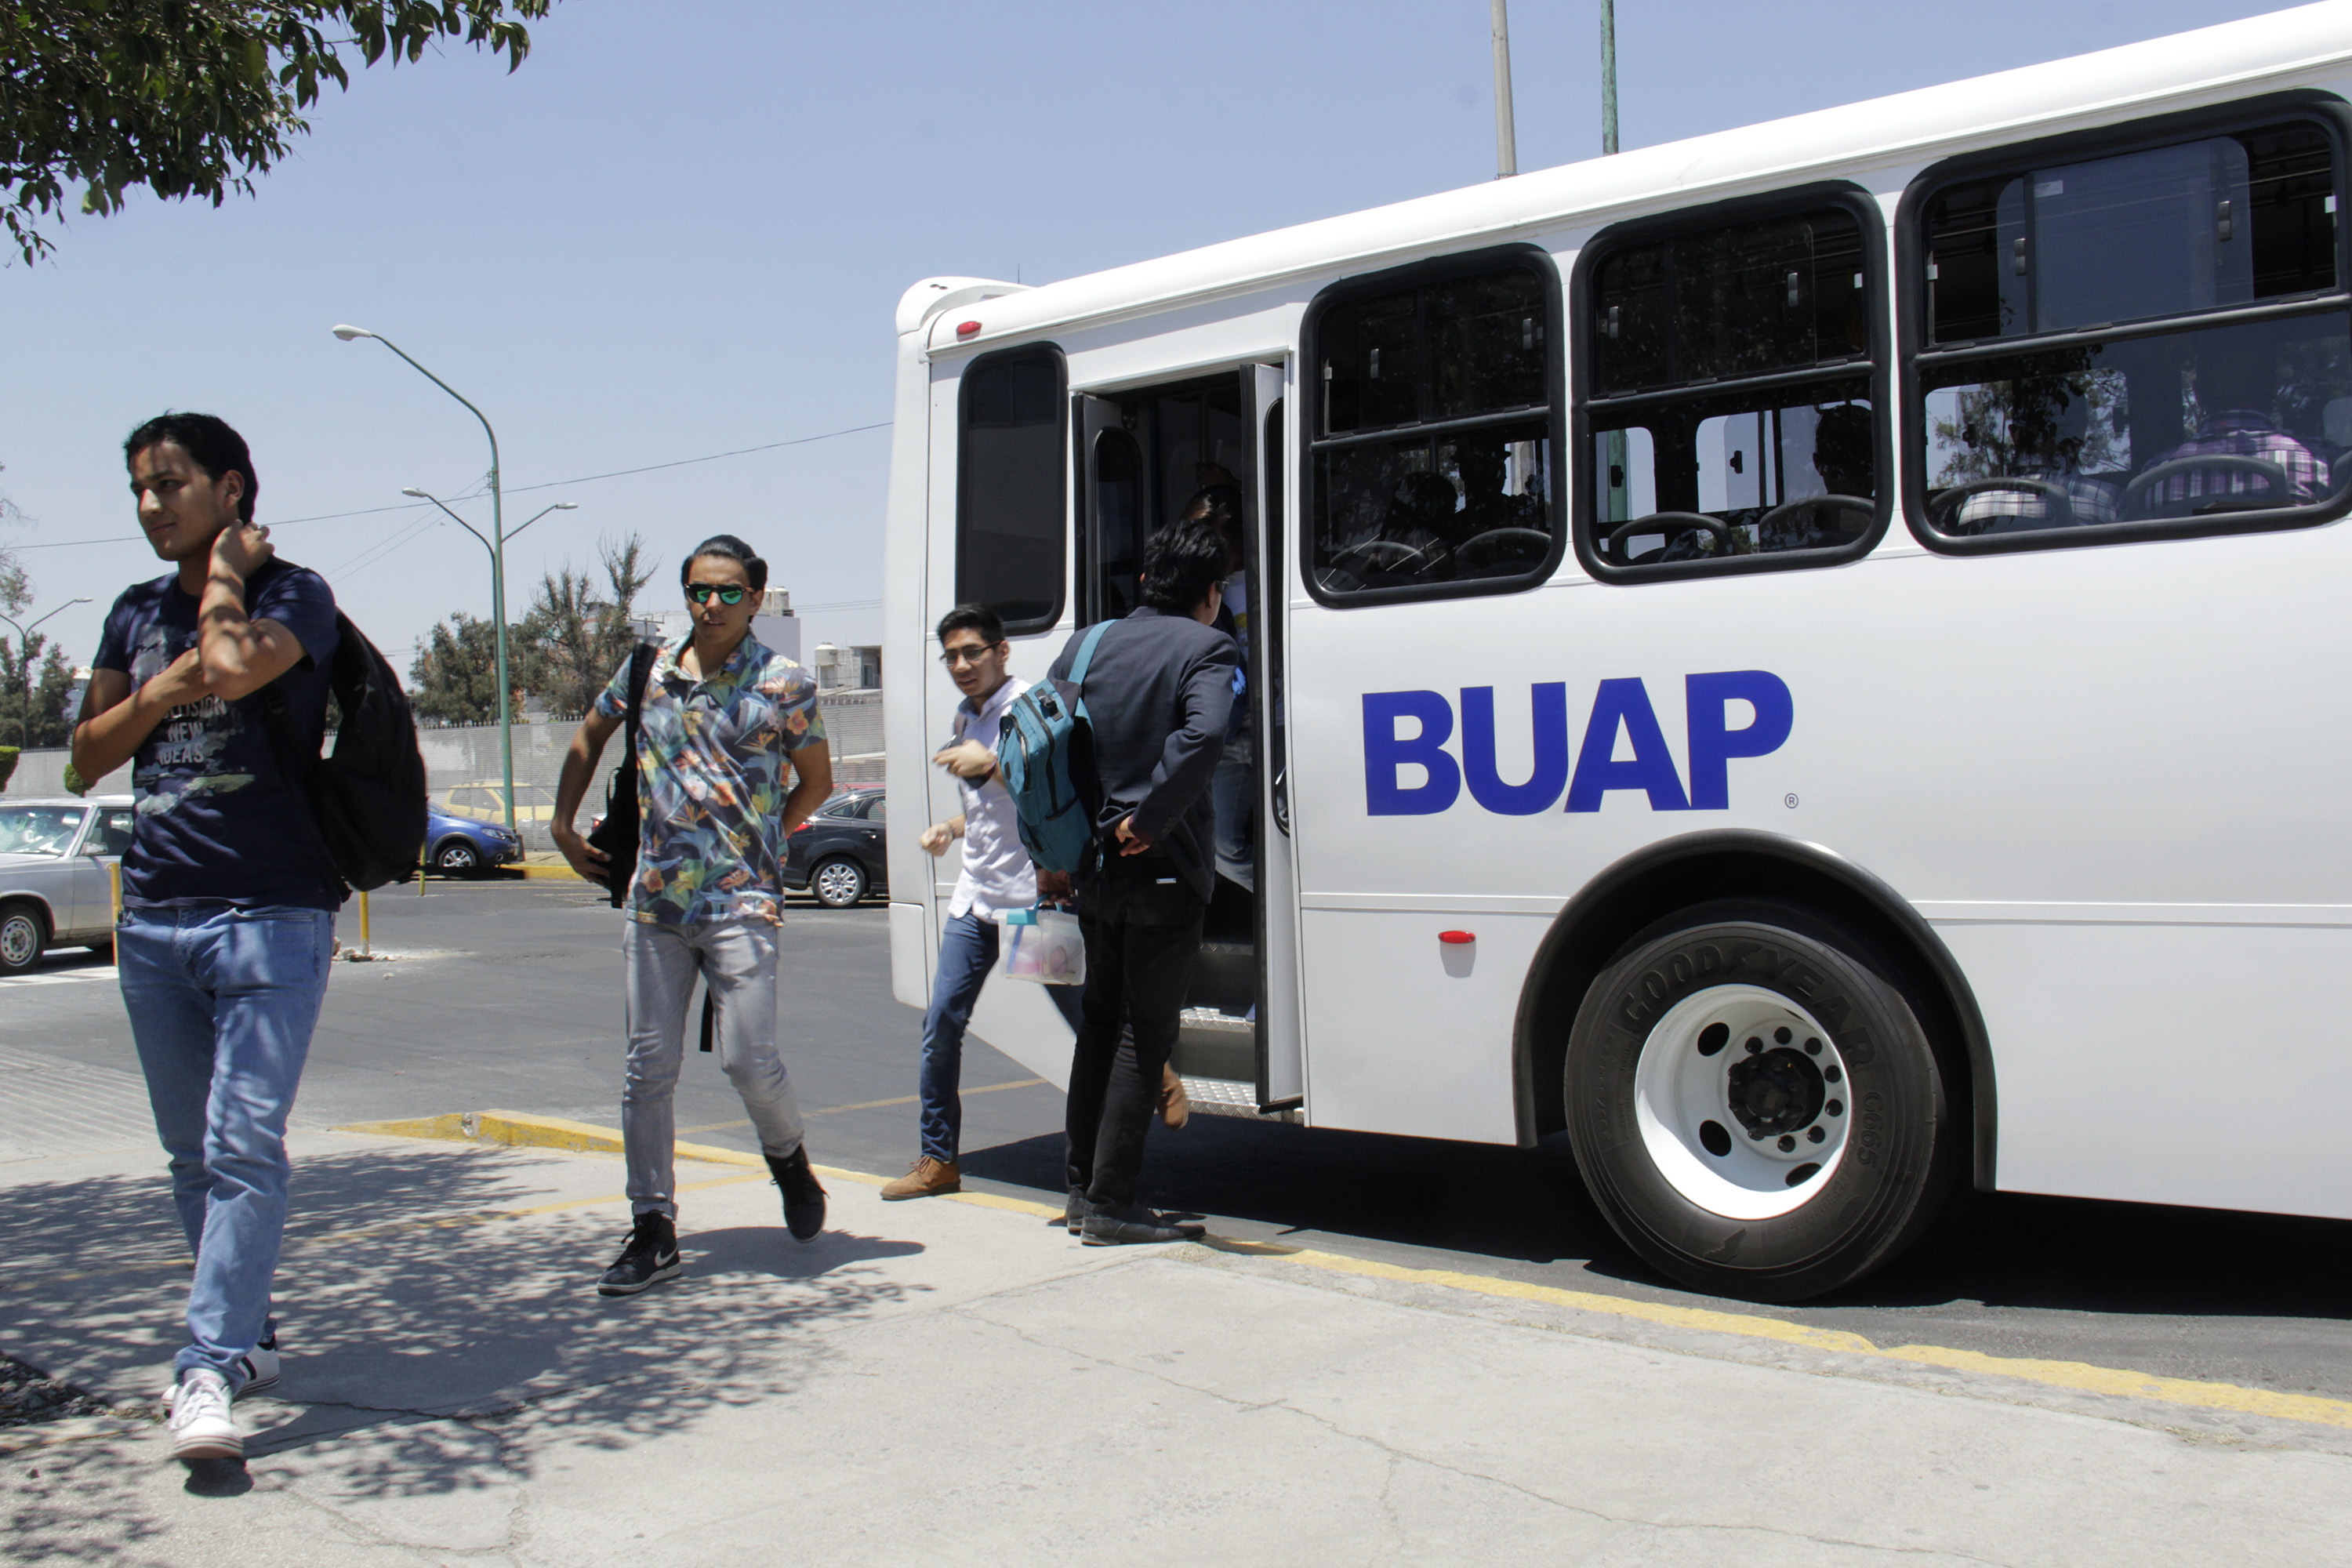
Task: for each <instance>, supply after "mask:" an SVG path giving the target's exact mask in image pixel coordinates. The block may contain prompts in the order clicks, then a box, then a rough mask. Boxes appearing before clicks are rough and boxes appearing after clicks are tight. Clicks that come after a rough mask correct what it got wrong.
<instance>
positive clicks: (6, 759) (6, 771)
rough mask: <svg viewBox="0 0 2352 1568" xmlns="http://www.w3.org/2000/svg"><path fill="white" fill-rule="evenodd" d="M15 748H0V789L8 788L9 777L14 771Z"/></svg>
mask: <svg viewBox="0 0 2352 1568" xmlns="http://www.w3.org/2000/svg"><path fill="white" fill-rule="evenodd" d="M17 754H18V753H17V751H16V747H14V746H0V789H6V788H7V787H8V780H9V777H10V776H11V775H12V774H14V773H16V757H17Z"/></svg>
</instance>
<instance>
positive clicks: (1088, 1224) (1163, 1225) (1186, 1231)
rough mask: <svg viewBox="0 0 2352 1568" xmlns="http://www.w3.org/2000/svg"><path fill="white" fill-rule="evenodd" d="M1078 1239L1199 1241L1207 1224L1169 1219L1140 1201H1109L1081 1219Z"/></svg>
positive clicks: (1119, 1243)
mask: <svg viewBox="0 0 2352 1568" xmlns="http://www.w3.org/2000/svg"><path fill="white" fill-rule="evenodd" d="M1079 1226H1080V1230H1081V1235H1080V1237H1079V1239H1080V1240H1082V1241H1084V1242H1085V1243H1086V1244H1087V1246H1088V1247H1135V1246H1141V1245H1146V1244H1149V1243H1151V1242H1155V1241H1198V1240H1200V1239H1201V1237H1203V1236H1205V1235H1206V1234H1208V1228H1209V1227H1208V1226H1203V1225H1194V1224H1192V1223H1191V1222H1190V1221H1187V1220H1175V1219H1170V1218H1169V1217H1168V1216H1167V1215H1163V1214H1156V1213H1154V1212H1153V1211H1152V1210H1150V1209H1148V1208H1145V1207H1144V1206H1143V1205H1141V1204H1138V1203H1125V1204H1108V1205H1104V1206H1103V1207H1101V1208H1090V1209H1088V1210H1087V1213H1086V1217H1085V1218H1084V1219H1082V1220H1081V1221H1079Z"/></svg>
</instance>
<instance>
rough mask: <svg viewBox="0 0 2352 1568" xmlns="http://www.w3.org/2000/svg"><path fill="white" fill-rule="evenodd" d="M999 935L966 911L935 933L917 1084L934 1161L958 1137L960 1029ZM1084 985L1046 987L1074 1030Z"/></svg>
mask: <svg viewBox="0 0 2352 1568" xmlns="http://www.w3.org/2000/svg"><path fill="white" fill-rule="evenodd" d="M998 935H999V931H998V929H997V926H996V923H995V922H994V921H987V920H982V918H981V917H980V916H979V915H977V914H974V913H970V912H967V913H964V914H961V915H958V916H956V917H955V919H953V920H951V921H948V923H947V929H946V930H945V931H941V932H940V968H939V973H938V974H937V976H935V977H934V978H933V979H932V981H931V1005H930V1006H929V1008H927V1009H925V1011H924V1013H923V1066H922V1071H921V1074H920V1076H919V1079H918V1081H917V1084H916V1091H917V1093H918V1094H919V1095H920V1096H921V1099H922V1102H923V1112H922V1125H923V1152H924V1153H926V1154H929V1156H930V1157H931V1158H932V1159H934V1160H949V1161H951V1160H953V1159H954V1158H955V1157H956V1151H957V1148H958V1146H959V1145H960V1143H961V1140H962V1137H963V1097H962V1095H961V1093H960V1092H959V1089H960V1088H961V1083H962V1079H963V1032H964V1029H965V1026H968V1025H969V1024H971V1009H972V1004H974V1003H975V1002H978V1001H979V1000H980V988H981V987H982V986H983V985H985V984H988V973H989V971H990V970H992V969H994V968H995V967H996V942H997V937H998ZM1023 984H1025V982H1024V983H1023ZM1084 989H1085V988H1084V987H1083V986H1077V985H1048V986H1046V987H1045V994H1047V995H1048V996H1050V997H1052V998H1053V1000H1054V1005H1055V1006H1056V1007H1058V1008H1060V1009H1061V1013H1062V1016H1063V1017H1064V1018H1065V1019H1066V1020H1067V1021H1068V1023H1069V1026H1070V1027H1071V1028H1072V1029H1073V1030H1075V1029H1076V1028H1077V1026H1078V1002H1079V997H1080V995H1081V994H1082V993H1083V991H1084Z"/></svg>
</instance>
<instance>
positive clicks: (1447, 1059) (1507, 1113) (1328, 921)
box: [1299, 909, 1551, 1143]
mask: <svg viewBox="0 0 2352 1568" xmlns="http://www.w3.org/2000/svg"><path fill="white" fill-rule="evenodd" d="M1550 926H1551V919H1550V917H1549V915H1536V914H1496V913H1491V912H1490V913H1484V914H1476V915H1465V914H1459V913H1454V914H1439V913H1433V912H1424V911H1420V910H1330V909H1309V910H1305V911H1304V912H1303V913H1302V914H1301V915H1300V917H1299V931H1300V938H1301V942H1300V946H1301V947H1302V949H1303V950H1304V952H1305V953H1306V955H1307V962H1306V984H1305V991H1306V994H1307V996H1309V997H1310V998H1312V999H1313V1003H1314V1013H1313V1018H1312V1022H1313V1026H1314V1039H1315V1055H1314V1058H1313V1061H1312V1063H1311V1065H1310V1069H1309V1071H1310V1081H1311V1088H1312V1091H1313V1095H1314V1107H1315V1124H1316V1125H1317V1126H1318V1127H1346V1128H1352V1129H1355V1130H1357V1131H1365V1132H1400V1133H1407V1134H1410V1135H1412V1136H1414V1137H1421V1138H1456V1139H1460V1140H1462V1141H1464V1142H1472V1143H1511V1142H1517V1140H1518V1124H1517V1117H1516V1115H1515V1112H1514V1108H1513V1107H1514V1102H1513V1099H1512V1094H1511V1024H1512V1019H1513V1017H1514V1016H1515V1014H1516V1013H1517V1007H1518V1000H1519V988H1520V983H1521V981H1522V980H1523V979H1524V978H1525V976H1526V974H1527V972H1528V963H1530V962H1532V961H1533V959H1534V957H1535V952H1536V949H1537V947H1538V945H1540V944H1541V942H1543V938H1544V933H1545V931H1548V930H1549V929H1550ZM1442 931H1463V932H1466V933H1467V934H1468V935H1469V936H1471V937H1472V938H1473V939H1474V940H1473V941H1470V942H1444V941H1442V940H1440V936H1439V933H1440V932H1442Z"/></svg>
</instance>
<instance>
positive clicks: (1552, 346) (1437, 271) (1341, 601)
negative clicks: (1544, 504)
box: [1283, 242, 1570, 610]
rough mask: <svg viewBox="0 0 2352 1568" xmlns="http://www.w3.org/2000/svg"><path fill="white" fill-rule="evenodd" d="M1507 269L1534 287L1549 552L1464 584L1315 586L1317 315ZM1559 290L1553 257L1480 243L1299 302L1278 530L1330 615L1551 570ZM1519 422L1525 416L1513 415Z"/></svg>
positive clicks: (1397, 429)
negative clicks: (1289, 507)
mask: <svg viewBox="0 0 2352 1568" xmlns="http://www.w3.org/2000/svg"><path fill="white" fill-rule="evenodd" d="M1512 268H1531V269H1532V270H1533V271H1534V272H1535V274H1536V277H1537V279H1538V282H1539V283H1541V284H1543V285H1544V288H1543V290H1542V293H1543V302H1544V332H1545V341H1544V412H1543V420H1544V425H1545V427H1546V431H1547V434H1548V435H1549V438H1550V441H1551V445H1552V465H1551V473H1552V487H1551V489H1552V493H1551V496H1550V499H1549V506H1548V509H1547V510H1548V512H1549V521H1550V524H1551V547H1550V548H1549V550H1547V551H1546V552H1544V557H1543V559H1542V561H1540V562H1539V563H1537V564H1536V565H1534V566H1532V567H1530V568H1528V570H1527V571H1526V572H1524V573H1521V574H1518V575H1517V576H1512V577H1478V578H1473V579H1471V580H1470V581H1468V582H1457V583H1424V584H1410V585H1407V586H1403V587H1396V588H1355V589H1349V590H1346V591H1343V592H1340V593H1336V594H1335V593H1333V592H1331V591H1330V590H1329V589H1328V588H1326V587H1324V586H1323V584H1322V583H1321V581H1320V580H1319V579H1318V576H1317V574H1316V570H1315V537H1314V531H1315V526H1316V519H1317V518H1318V516H1319V515H1320V504H1321V500H1322V498H1321V495H1320V494H1319V492H1318V487H1317V485H1316V483H1315V458H1316V454H1317V453H1318V450H1321V449H1323V447H1325V445H1326V440H1325V438H1322V437H1318V436H1316V434H1315V432H1316V431H1318V430H1320V429H1322V428H1323V413H1324V409H1323V377H1322V375H1321V374H1320V373H1319V372H1318V369H1317V366H1318V364H1319V363H1321V353H1320V350H1321V346H1322V345H1321V340H1320V335H1319V334H1320V332H1321V330H1322V325H1323V318H1324V317H1325V316H1326V315H1328V314H1329V313H1330V311H1331V310H1333V309H1334V308H1336V307H1338V306H1340V305H1344V304H1347V303H1349V301H1350V300H1360V299H1364V298H1368V297H1377V296H1379V295H1382V294H1394V293H1398V292H1400V291H1402V290H1403V289H1424V288H1427V287H1429V286H1431V285H1432V284H1436V283H1445V282H1450V281H1452V280H1453V279H1457V278H1475V277H1478V276H1480V275H1481V274H1484V273H1490V272H1504V271H1508V270H1510V269H1512ZM1565 302H1566V290H1564V289H1562V288H1561V287H1560V277H1559V258H1557V257H1555V256H1554V255H1553V254H1552V253H1551V252H1550V251H1549V250H1546V249H1545V248H1544V247H1541V246H1539V245H1530V244H1526V243H1523V242H1522V243H1516V244H1510V245H1489V246H1482V247H1479V248H1478V249H1476V250H1462V251H1454V252H1450V253H1448V254H1446V255H1444V256H1433V257H1430V258H1426V259H1423V260H1421V261H1413V262H1408V263H1406V264H1405V265H1403V266H1402V267H1391V268H1384V269H1382V270H1381V271H1378V272H1359V273H1355V274H1352V275H1350V276H1349V277H1346V278H1342V279H1339V281H1338V282H1336V283H1333V284H1330V285H1328V287H1326V288H1324V289H1321V290H1320V291H1318V293H1317V294H1316V296H1315V298H1314V299H1312V300H1308V301H1307V313H1306V315H1305V317H1304V318H1303V320H1302V321H1301V322H1300V324H1299V331H1298V342H1299V358H1298V363H1299V375H1298V395H1299V400H1300V401H1299V424H1298V430H1299V437H1298V440H1297V444H1296V445H1297V450H1296V451H1286V452H1285V453H1284V454H1283V461H1284V462H1285V463H1286V464H1297V469H1298V496H1299V500H1300V505H1299V508H1298V512H1299V515H1298V516H1297V518H1296V519H1295V520H1288V521H1286V526H1287V527H1291V528H1294V529H1295V530H1296V531H1297V534H1298V542H1297V548H1296V549H1295V550H1294V551H1293V552H1291V553H1292V554H1294V555H1295V556H1296V558H1297V563H1298V575H1299V580H1300V581H1301V582H1302V583H1304V584H1306V585H1307V593H1308V594H1309V595H1313V597H1314V599H1315V602H1316V603H1317V604H1318V605H1328V607H1330V608H1332V609H1339V610H1348V609H1359V608H1363V607H1365V606H1369V605H1403V604H1418V603H1421V602H1423V601H1425V600H1431V599H1467V598H1479V597H1486V596H1491V595H1497V594H1517V593H1524V592H1526V591H1527V590H1528V589H1530V588H1537V587H1540V586H1542V585H1543V584H1545V583H1547V582H1549V581H1550V580H1551V577H1552V575H1553V574H1555V573H1557V572H1558V571H1559V563H1560V562H1561V560H1562V559H1564V558H1565V556H1566V554H1567V544H1568V527H1567V522H1568V517H1567V514H1566V512H1565V510H1564V508H1563V499H1564V498H1563V497H1562V495H1561V493H1560V491H1561V487H1562V486H1563V485H1564V484H1565V483H1566V482H1567V475H1568V474H1569V472H1570V468H1569V466H1568V462H1567V452H1568V448H1567V439H1568V417H1567V416H1568V398H1567V396H1566V392H1567V368H1566V363H1565V362H1566V355H1565V353H1563V350H1562V344H1563V342H1564V341H1565V337H1566V333H1567V330H1568V329H1567V320H1566V314H1567V312H1566V308H1565ZM1511 417H1513V416H1510V415H1508V414H1498V415H1493V416H1488V415H1475V416H1468V417H1466V418H1465V419H1463V420H1442V421H1417V422H1415V423H1413V424H1410V425H1393V426H1379V427H1377V428H1374V429H1368V430H1363V431H1354V432H1350V433H1349V435H1348V436H1347V437H1334V438H1331V442H1332V444H1352V443H1353V442H1354V441H1357V440H1363V441H1379V440H1388V439H1395V438H1401V437H1410V436H1412V434H1413V432H1415V431H1417V430H1420V431H1427V430H1433V429H1436V428H1439V427H1452V426H1459V425H1464V424H1468V423H1472V422H1474V421H1486V420H1491V421H1492V422H1494V423H1498V424H1499V423H1502V422H1504V421H1505V420H1507V419H1508V418H1511ZM1517 417H1518V418H1520V419H1522V420H1524V419H1526V418H1528V417H1529V416H1528V415H1524V414H1522V415H1519V416H1517Z"/></svg>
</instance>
